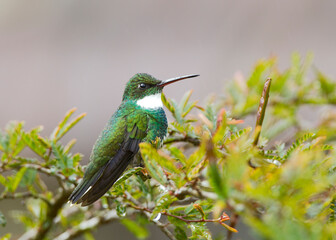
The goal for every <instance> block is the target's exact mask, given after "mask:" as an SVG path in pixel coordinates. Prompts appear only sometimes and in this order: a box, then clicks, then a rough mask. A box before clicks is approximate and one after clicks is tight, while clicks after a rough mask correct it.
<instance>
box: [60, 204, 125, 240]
mask: <svg viewBox="0 0 336 240" xmlns="http://www.w3.org/2000/svg"><path fill="white" fill-rule="evenodd" d="M118 219H120V218H119V217H118V215H117V211H116V210H115V209H113V210H109V211H107V212H104V213H103V214H102V215H101V216H96V217H93V218H90V219H88V220H85V221H83V222H81V223H80V224H79V225H78V226H75V227H73V228H70V229H68V230H67V231H65V232H63V233H62V234H60V235H58V236H57V237H55V238H54V240H69V239H73V238H75V237H78V236H80V235H81V234H83V233H85V232H86V231H89V230H92V229H93V228H96V227H98V226H100V225H103V224H107V223H110V222H112V221H115V220H118Z"/></svg>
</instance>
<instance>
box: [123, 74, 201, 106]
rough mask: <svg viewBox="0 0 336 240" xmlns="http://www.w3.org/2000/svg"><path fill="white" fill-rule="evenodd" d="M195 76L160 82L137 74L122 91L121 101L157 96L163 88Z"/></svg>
mask: <svg viewBox="0 0 336 240" xmlns="http://www.w3.org/2000/svg"><path fill="white" fill-rule="evenodd" d="M197 76H199V75H187V76H183V77H177V78H172V79H168V80H165V81H160V80H158V79H156V78H154V77H152V76H151V75H149V74H147V73H137V74H135V75H134V76H133V77H132V78H131V79H130V80H129V81H128V83H127V85H126V88H125V91H124V95H123V101H129V100H134V101H139V100H142V99H144V98H145V97H151V96H159V95H161V92H162V89H163V88H164V87H165V86H167V85H169V84H171V83H174V82H177V81H180V80H183V79H187V78H193V77H197ZM160 99H161V97H160Z"/></svg>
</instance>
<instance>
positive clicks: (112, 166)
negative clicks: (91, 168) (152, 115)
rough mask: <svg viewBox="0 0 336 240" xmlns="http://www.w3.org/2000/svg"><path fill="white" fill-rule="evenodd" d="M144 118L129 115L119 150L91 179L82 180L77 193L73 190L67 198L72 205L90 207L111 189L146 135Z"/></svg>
mask: <svg viewBox="0 0 336 240" xmlns="http://www.w3.org/2000/svg"><path fill="white" fill-rule="evenodd" d="M139 118H140V119H139ZM145 118H147V116H146V115H143V114H130V115H128V116H127V117H126V124H125V127H124V131H125V132H124V133H125V135H124V136H125V137H124V141H123V142H122V143H121V145H120V147H119V149H118V150H117V152H116V153H115V154H114V156H112V157H111V158H110V160H109V161H108V162H107V163H106V164H104V165H103V166H101V167H100V168H99V169H98V170H97V171H96V173H95V174H94V176H93V177H92V178H90V179H86V180H85V181H84V180H83V183H81V184H82V185H83V186H82V187H80V188H78V189H79V190H78V191H77V193H76V192H75V191H76V190H75V191H74V193H73V194H71V196H70V198H69V200H70V201H71V202H72V203H82V206H87V205H90V204H92V203H93V202H95V201H96V200H98V199H99V198H100V197H101V196H103V195H104V194H105V193H106V192H107V191H108V190H109V189H110V188H111V186H112V185H113V184H114V182H115V181H116V180H117V179H118V178H119V177H120V175H121V174H122V173H123V172H124V171H125V169H126V167H127V166H128V165H129V163H130V161H131V160H132V158H133V157H134V155H135V154H136V153H137V152H138V151H139V143H140V142H141V141H142V139H144V137H145V136H146V133H147V119H145ZM121 131H122V129H121ZM76 189H77V188H76Z"/></svg>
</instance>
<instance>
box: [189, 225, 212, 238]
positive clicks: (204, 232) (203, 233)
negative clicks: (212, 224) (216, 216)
mask: <svg viewBox="0 0 336 240" xmlns="http://www.w3.org/2000/svg"><path fill="white" fill-rule="evenodd" d="M188 227H189V228H190V230H191V236H190V237H189V239H193V240H200V239H206V240H212V237H211V234H210V231H209V229H208V228H207V227H206V225H205V223H204V222H200V223H190V224H189V225H188Z"/></svg>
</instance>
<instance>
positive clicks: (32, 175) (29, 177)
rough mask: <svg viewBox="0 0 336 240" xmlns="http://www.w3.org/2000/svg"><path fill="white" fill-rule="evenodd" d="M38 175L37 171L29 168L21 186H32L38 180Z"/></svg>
mask: <svg viewBox="0 0 336 240" xmlns="http://www.w3.org/2000/svg"><path fill="white" fill-rule="evenodd" d="M36 173H37V170H36V169H31V168H28V169H27V170H26V171H25V173H24V175H23V177H22V180H21V182H20V185H19V186H21V187H24V186H30V185H32V184H33V183H34V182H35V180H36Z"/></svg>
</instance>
